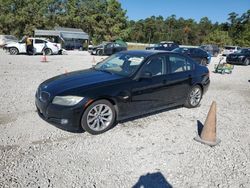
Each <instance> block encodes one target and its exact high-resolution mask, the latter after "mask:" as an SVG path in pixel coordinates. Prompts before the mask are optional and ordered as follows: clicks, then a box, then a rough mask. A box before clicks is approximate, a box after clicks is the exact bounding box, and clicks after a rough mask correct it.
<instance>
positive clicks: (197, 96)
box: [184, 85, 202, 108]
mask: <svg viewBox="0 0 250 188" xmlns="http://www.w3.org/2000/svg"><path fill="white" fill-rule="evenodd" d="M201 98H202V89H201V87H200V86H198V85H195V86H194V87H192V88H191V90H190V91H189V93H188V97H187V99H186V102H185V104H184V106H185V107H187V108H195V107H197V106H198V105H199V104H200V101H201Z"/></svg>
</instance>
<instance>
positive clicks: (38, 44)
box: [33, 39, 46, 53]
mask: <svg viewBox="0 0 250 188" xmlns="http://www.w3.org/2000/svg"><path fill="white" fill-rule="evenodd" d="M33 41H34V42H33V45H34V53H42V51H43V48H44V46H45V44H46V43H45V41H44V40H41V39H34V40H33Z"/></svg>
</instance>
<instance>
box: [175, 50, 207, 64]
mask: <svg viewBox="0 0 250 188" xmlns="http://www.w3.org/2000/svg"><path fill="white" fill-rule="evenodd" d="M173 52H177V53H180V54H184V55H187V56H189V57H190V58H192V59H193V60H195V61H196V62H198V63H199V64H201V65H207V64H209V63H210V61H211V55H210V54H209V53H208V52H206V51H204V50H203V49H201V48H191V47H190V48H187V47H184V48H176V49H174V50H173Z"/></svg>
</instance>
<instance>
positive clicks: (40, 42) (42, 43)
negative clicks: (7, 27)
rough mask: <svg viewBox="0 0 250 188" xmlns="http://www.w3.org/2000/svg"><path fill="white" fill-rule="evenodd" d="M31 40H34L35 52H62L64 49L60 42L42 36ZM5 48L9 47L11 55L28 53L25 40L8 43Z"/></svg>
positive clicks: (48, 53)
mask: <svg viewBox="0 0 250 188" xmlns="http://www.w3.org/2000/svg"><path fill="white" fill-rule="evenodd" d="M30 40H31V41H32V44H33V47H34V48H33V50H34V52H33V53H34V54H41V53H43V52H44V53H45V54H46V55H51V54H60V53H61V51H62V49H61V44H59V43H52V42H49V41H47V40H44V39H40V38H30ZM5 48H7V49H8V51H9V52H10V54H11V55H17V54H19V53H26V44H25V41H20V42H13V43H10V44H7V45H6V46H5Z"/></svg>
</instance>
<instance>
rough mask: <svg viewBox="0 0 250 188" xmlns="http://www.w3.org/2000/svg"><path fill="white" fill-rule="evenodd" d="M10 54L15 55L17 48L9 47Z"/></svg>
mask: <svg viewBox="0 0 250 188" xmlns="http://www.w3.org/2000/svg"><path fill="white" fill-rule="evenodd" d="M9 52H10V55H17V54H18V53H19V51H18V49H17V48H15V47H11V48H10V49H9Z"/></svg>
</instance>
